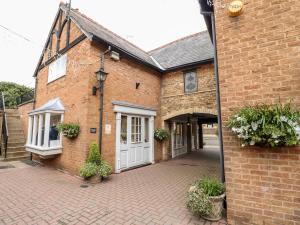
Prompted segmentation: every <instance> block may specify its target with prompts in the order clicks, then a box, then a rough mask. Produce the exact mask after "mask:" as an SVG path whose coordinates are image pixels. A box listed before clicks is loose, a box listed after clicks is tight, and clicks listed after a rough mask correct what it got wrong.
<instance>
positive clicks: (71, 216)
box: [0, 151, 225, 225]
mask: <svg viewBox="0 0 300 225" xmlns="http://www.w3.org/2000/svg"><path fill="white" fill-rule="evenodd" d="M14 166H15V168H8V169H1V170H0V224H26V225H27V224H38V225H40V224H41V225H42V224H60V225H66V224H68V225H69V224H70V225H71V224H199V225H204V224H205V225H213V224H225V221H224V220H223V221H221V222H217V223H211V222H207V221H204V220H202V219H200V218H199V217H197V216H193V215H191V213H189V212H188V210H187V209H186V206H185V196H186V191H187V189H188V187H189V185H190V184H191V183H192V182H193V181H194V180H196V179H198V178H200V177H203V176H206V175H216V174H218V171H219V168H218V159H217V157H216V155H214V154H213V152H212V153H208V151H206V152H202V153H194V154H191V155H187V156H185V157H182V158H180V159H175V160H170V161H167V162H162V163H157V164H154V165H151V166H147V167H142V168H139V169H135V170H131V171H127V172H123V173H121V174H114V175H112V176H111V177H110V178H109V179H108V180H106V181H104V182H102V183H100V184H96V185H89V186H88V187H87V188H82V187H81V185H82V184H84V182H83V181H82V180H81V179H78V178H76V177H73V176H70V175H67V174H65V173H62V172H59V171H57V170H53V169H50V168H45V167H39V166H38V167H32V166H28V165H21V164H20V163H17V164H14Z"/></svg>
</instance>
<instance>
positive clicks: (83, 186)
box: [80, 184, 89, 188]
mask: <svg viewBox="0 0 300 225" xmlns="http://www.w3.org/2000/svg"><path fill="white" fill-rule="evenodd" d="M80 187H81V188H88V187H89V185H87V184H82V185H80Z"/></svg>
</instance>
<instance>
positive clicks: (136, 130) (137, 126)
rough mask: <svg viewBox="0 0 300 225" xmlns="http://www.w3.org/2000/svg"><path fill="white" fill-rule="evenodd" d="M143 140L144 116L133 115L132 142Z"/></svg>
mask: <svg viewBox="0 0 300 225" xmlns="http://www.w3.org/2000/svg"><path fill="white" fill-rule="evenodd" d="M140 142H142V118H141V117H131V143H140Z"/></svg>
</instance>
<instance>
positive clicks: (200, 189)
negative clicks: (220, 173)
mask: <svg viewBox="0 0 300 225" xmlns="http://www.w3.org/2000/svg"><path fill="white" fill-rule="evenodd" d="M224 193H225V186H224V184H223V183H221V182H219V181H217V180H215V179H212V178H204V179H202V180H198V181H196V182H195V183H194V184H193V185H192V186H191V187H190V189H189V191H188V194H187V207H188V209H189V210H190V211H191V212H193V213H195V214H199V215H201V216H208V215H209V214H211V212H212V209H213V205H212V202H211V199H210V197H216V196H221V195H222V194H224Z"/></svg>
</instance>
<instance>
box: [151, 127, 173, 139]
mask: <svg viewBox="0 0 300 225" xmlns="http://www.w3.org/2000/svg"><path fill="white" fill-rule="evenodd" d="M169 136H170V134H169V132H168V131H167V130H165V129H162V128H157V129H156V130H155V131H154V138H155V140H157V141H163V140H165V139H168V138H169Z"/></svg>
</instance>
